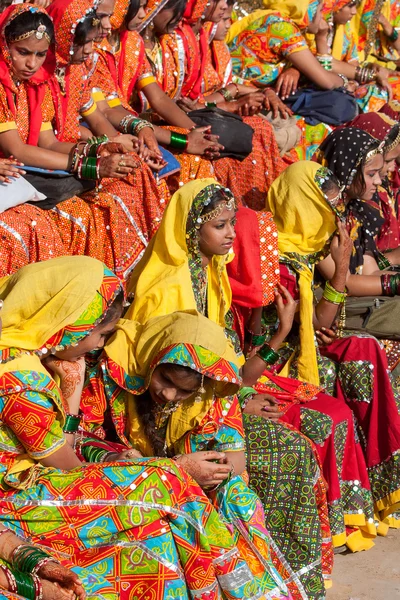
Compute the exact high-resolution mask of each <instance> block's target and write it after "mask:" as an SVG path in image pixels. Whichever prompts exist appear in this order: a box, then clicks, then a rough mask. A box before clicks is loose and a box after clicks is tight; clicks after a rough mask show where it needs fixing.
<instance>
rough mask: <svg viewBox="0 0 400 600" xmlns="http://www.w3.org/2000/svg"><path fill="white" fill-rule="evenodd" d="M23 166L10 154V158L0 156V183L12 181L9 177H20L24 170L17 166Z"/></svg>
mask: <svg viewBox="0 0 400 600" xmlns="http://www.w3.org/2000/svg"><path fill="white" fill-rule="evenodd" d="M23 166H24V164H23V163H22V162H19V161H17V160H16V159H15V158H13V157H12V156H10V158H1V159H0V183H12V182H11V179H10V177H20V176H21V175H25V173H26V171H24V170H23V169H20V168H19V167H23Z"/></svg>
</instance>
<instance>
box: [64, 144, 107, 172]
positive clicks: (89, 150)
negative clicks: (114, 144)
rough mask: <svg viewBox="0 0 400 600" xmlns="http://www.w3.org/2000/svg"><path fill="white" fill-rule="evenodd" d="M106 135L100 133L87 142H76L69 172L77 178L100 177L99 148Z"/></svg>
mask: <svg viewBox="0 0 400 600" xmlns="http://www.w3.org/2000/svg"><path fill="white" fill-rule="evenodd" d="M108 141H109V140H108V137H107V136H106V135H100V136H97V137H92V138H90V139H89V140H88V141H87V142H78V143H77V144H76V145H75V146H74V149H73V154H72V161H71V167H70V172H71V173H74V174H75V175H77V177H78V179H94V180H96V179H100V156H99V154H100V150H101V148H102V146H104V144H107V142H108Z"/></svg>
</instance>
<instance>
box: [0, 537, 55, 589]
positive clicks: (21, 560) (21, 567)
mask: <svg viewBox="0 0 400 600" xmlns="http://www.w3.org/2000/svg"><path fill="white" fill-rule="evenodd" d="M6 531H7V530H6ZM10 562H11V565H10V566H7V565H5V564H0V569H1V570H2V571H3V573H4V575H5V577H6V579H7V582H8V590H9V591H10V592H12V593H14V594H18V595H19V596H22V597H23V598H27V599H28V600H43V588H42V584H41V582H40V579H39V577H38V572H39V571H40V569H41V568H42V567H44V566H45V565H46V564H47V563H50V562H53V563H56V564H58V561H56V560H55V559H54V558H53V557H51V556H50V555H49V554H47V552H44V551H43V550H41V549H40V548H35V547H34V546H29V545H26V544H21V545H20V546H17V547H16V548H14V550H13V552H12V554H11V559H10Z"/></svg>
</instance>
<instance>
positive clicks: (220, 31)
mask: <svg viewBox="0 0 400 600" xmlns="http://www.w3.org/2000/svg"><path fill="white" fill-rule="evenodd" d="M234 1H235V0H227V5H228V6H227V8H226V9H225V12H224V16H223V17H222V19H221V21H220V22H219V23H218V26H217V30H216V32H215V35H214V40H217V41H223V40H224V39H225V38H226V36H227V33H228V31H229V28H230V26H231V25H232V11H233V5H234Z"/></svg>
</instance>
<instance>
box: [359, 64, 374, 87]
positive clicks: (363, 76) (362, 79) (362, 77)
mask: <svg viewBox="0 0 400 600" xmlns="http://www.w3.org/2000/svg"><path fill="white" fill-rule="evenodd" d="M355 80H356V81H357V82H358V83H360V84H361V85H363V84H364V83H369V82H370V81H375V80H376V73H375V71H374V69H373V68H372V67H369V66H366V67H360V66H358V67H356V75H355Z"/></svg>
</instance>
